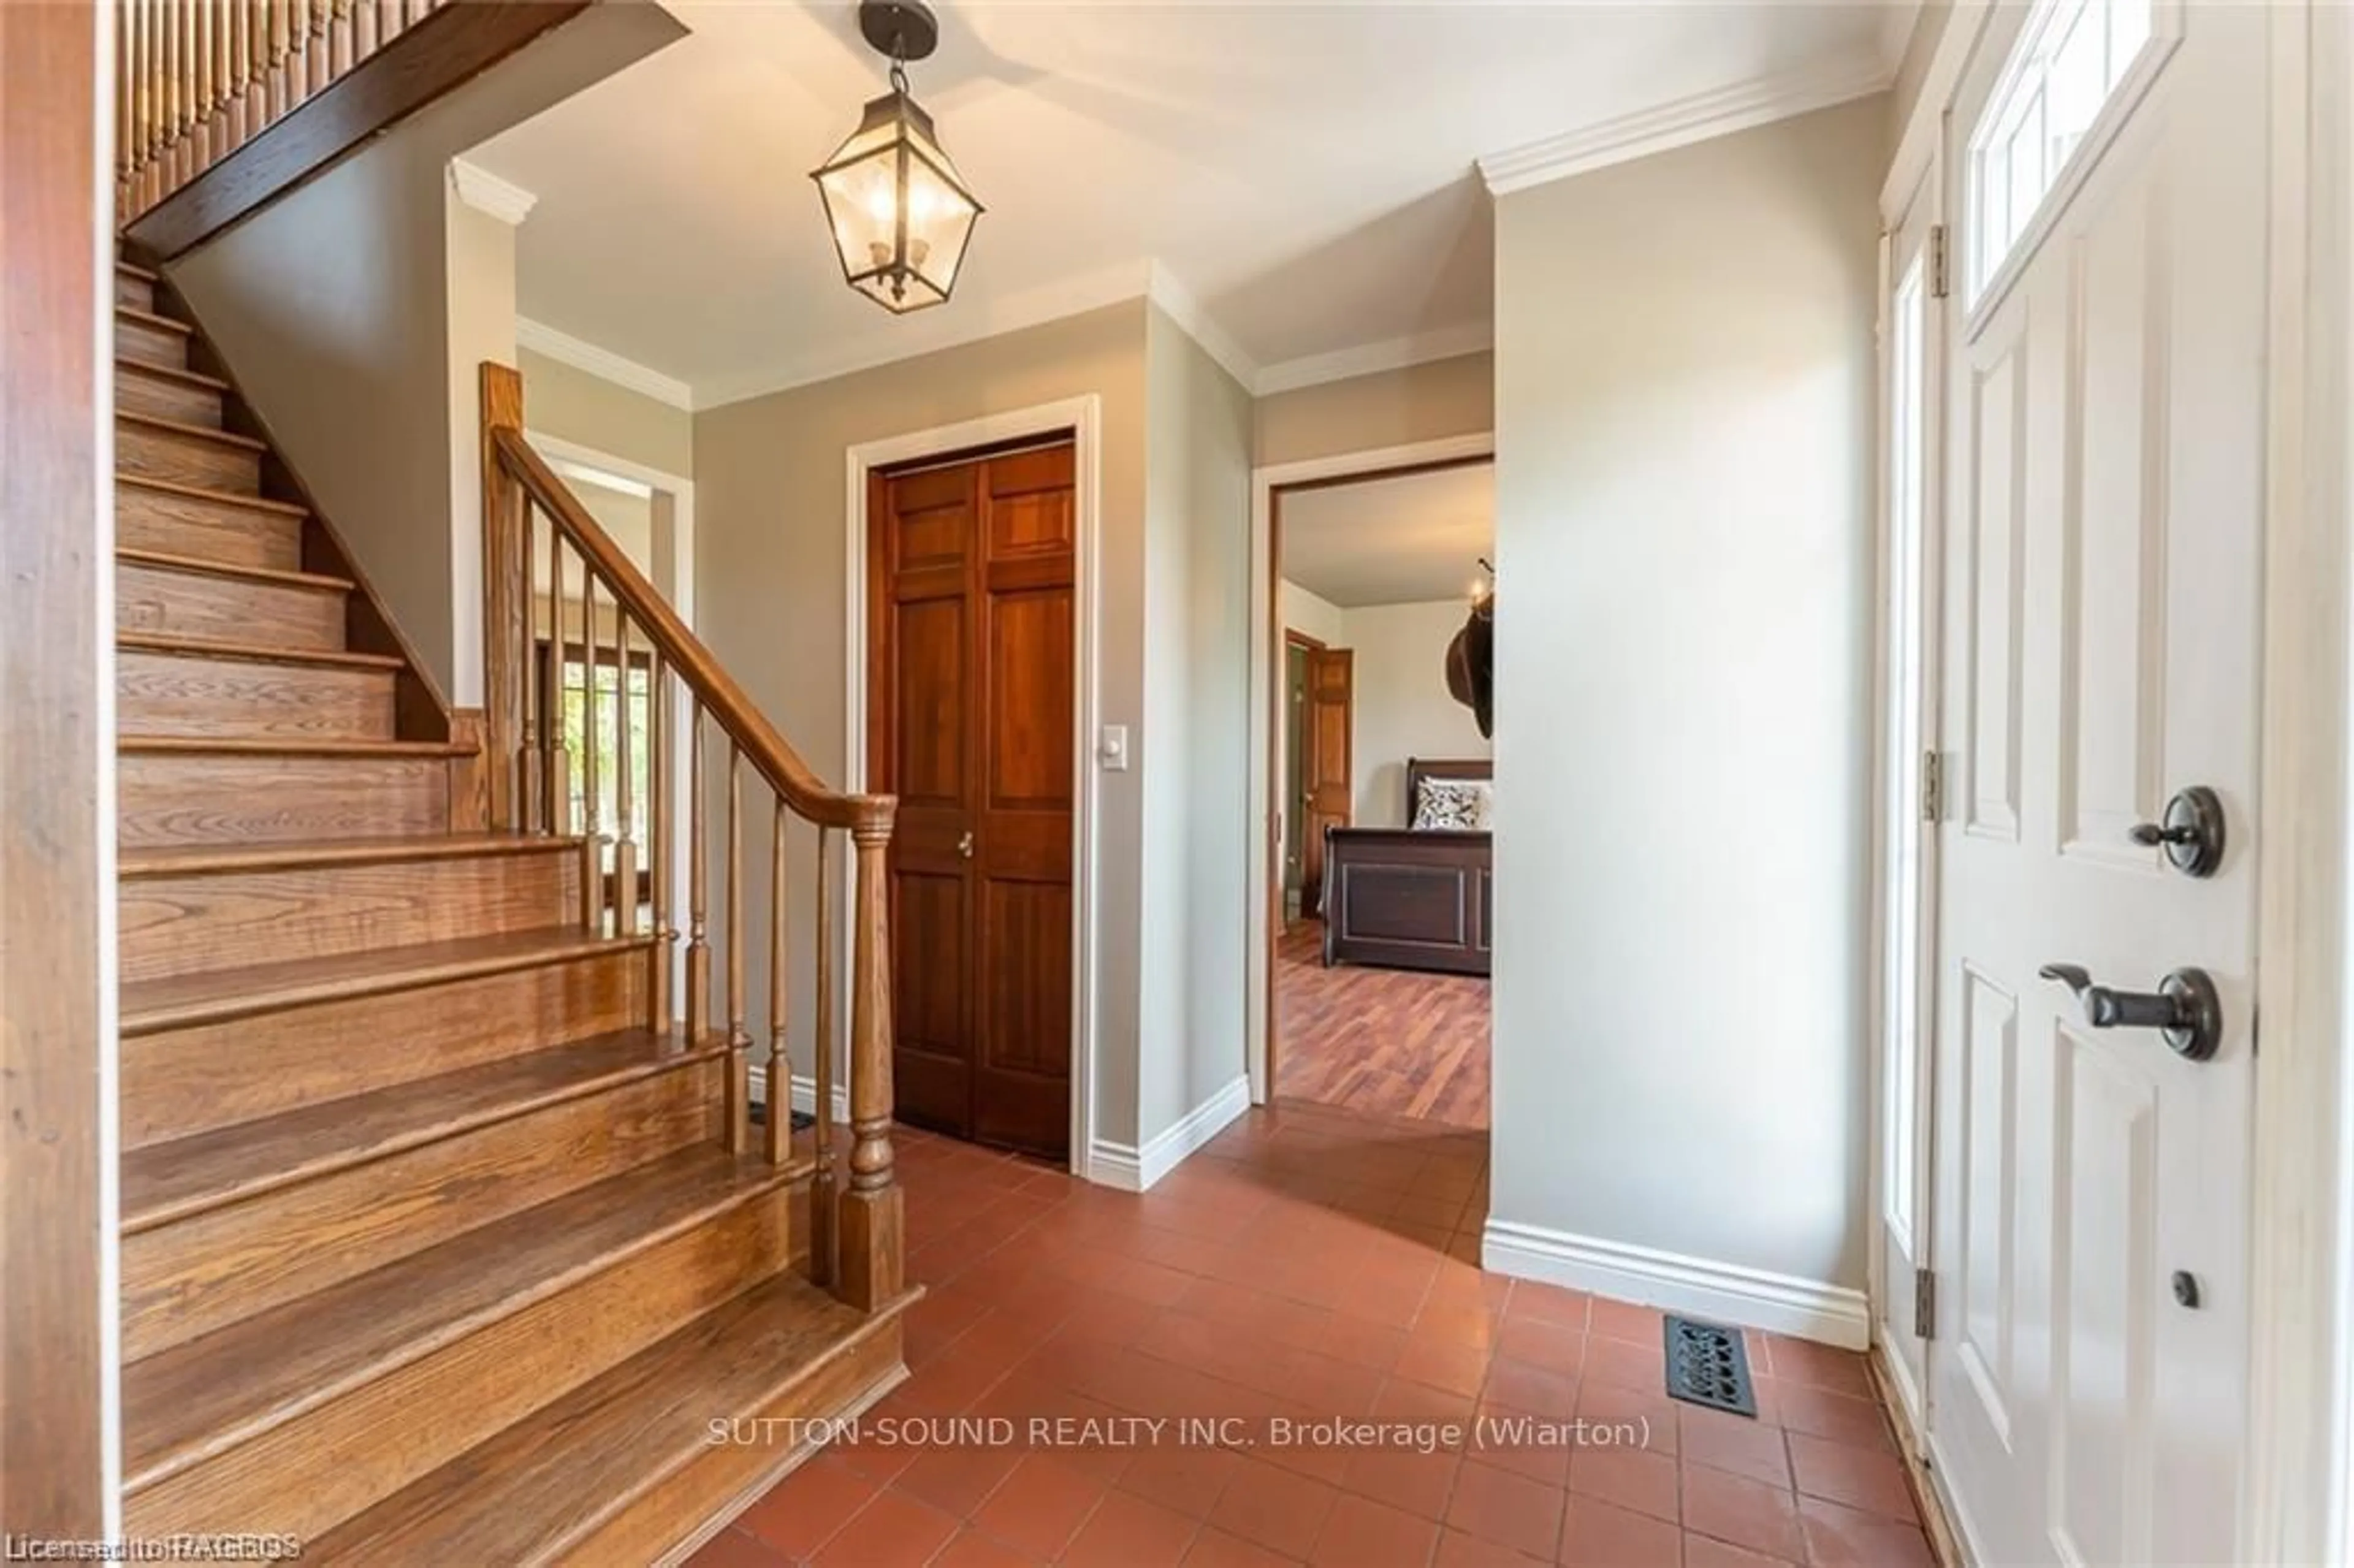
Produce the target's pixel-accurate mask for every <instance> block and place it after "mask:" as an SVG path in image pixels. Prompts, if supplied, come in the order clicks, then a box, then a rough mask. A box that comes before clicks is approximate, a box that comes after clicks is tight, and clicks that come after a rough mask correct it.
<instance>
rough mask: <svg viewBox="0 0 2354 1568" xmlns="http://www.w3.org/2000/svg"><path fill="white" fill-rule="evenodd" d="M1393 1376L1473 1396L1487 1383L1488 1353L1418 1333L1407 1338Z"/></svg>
mask: <svg viewBox="0 0 2354 1568" xmlns="http://www.w3.org/2000/svg"><path fill="white" fill-rule="evenodd" d="M1390 1375H1391V1376H1393V1377H1402V1378H1405V1379H1407V1380H1408V1381H1409V1382H1413V1383H1428V1384H1429V1385H1430V1386H1431V1387H1433V1388H1443V1389H1446V1390H1447V1391H1448V1392H1449V1393H1462V1394H1474V1393H1479V1387H1480V1385H1481V1384H1482V1383H1486V1382H1487V1380H1488V1352H1487V1351H1485V1350H1483V1349H1480V1348H1478V1347H1476V1346H1472V1345H1467V1344H1461V1343H1458V1342H1457V1341H1454V1340H1446V1339H1440V1338H1437V1337H1435V1336H1430V1335H1425V1334H1423V1333H1420V1332H1418V1331H1417V1332H1415V1333H1411V1334H1408V1335H1407V1336H1406V1337H1405V1342H1404V1344H1403V1345H1402V1346H1401V1347H1400V1348H1399V1351H1398V1356H1397V1361H1396V1363H1395V1364H1394V1365H1393V1366H1392V1367H1391V1368H1390Z"/></svg>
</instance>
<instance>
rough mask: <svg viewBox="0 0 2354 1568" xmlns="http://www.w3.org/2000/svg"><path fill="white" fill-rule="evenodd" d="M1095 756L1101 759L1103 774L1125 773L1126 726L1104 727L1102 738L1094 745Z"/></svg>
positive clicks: (1110, 725) (1126, 751) (1126, 761)
mask: <svg viewBox="0 0 2354 1568" xmlns="http://www.w3.org/2000/svg"><path fill="white" fill-rule="evenodd" d="M1096 755H1097V757H1099V758H1102V759H1103V765H1104V771H1105V772H1107V773H1125V772H1127V771H1128V726H1126V725H1124V724H1108V725H1106V726H1103V737H1102V738H1101V739H1100V740H1098V741H1097V743H1096Z"/></svg>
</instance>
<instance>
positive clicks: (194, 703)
mask: <svg viewBox="0 0 2354 1568" xmlns="http://www.w3.org/2000/svg"><path fill="white" fill-rule="evenodd" d="M116 300H117V309H116V313H115V320H116V328H117V354H118V359H117V362H116V366H115V371H116V382H117V387H118V397H117V409H116V420H115V429H116V437H117V440H116V451H117V464H118V469H117V475H116V500H117V515H118V524H119V525H118V540H117V551H116V579H115V580H116V589H117V591H116V599H115V610H116V628H115V633H116V648H117V651H118V654H119V657H118V660H117V669H116V683H117V685H116V698H117V700H116V705H115V712H116V723H117V728H118V734H117V752H118V758H119V778H120V780H121V783H120V789H119V791H118V800H117V807H118V827H117V837H118V843H119V853H118V856H117V867H118V872H119V878H120V883H119V888H118V901H119V912H120V920H119V928H120V931H121V934H122V941H121V947H120V962H119V969H120V974H121V985H120V995H119V1011H120V1020H121V1034H122V1072H121V1090H120V1105H119V1112H120V1118H119V1119H120V1126H121V1130H122V1149H123V1154H122V1166H121V1171H120V1194H121V1205H120V1207H121V1222H120V1259H121V1263H120V1277H121V1290H122V1310H121V1346H122V1363H123V1366H122V1412H123V1446H122V1456H123V1471H124V1486H123V1528H124V1530H125V1532H126V1533H128V1534H131V1535H136V1536H147V1537H160V1536H164V1535H170V1534H176V1533H181V1532H189V1531H243V1532H281V1533H286V1534H291V1535H294V1536H297V1537H300V1538H301V1539H302V1541H303V1542H304V1551H303V1557H304V1560H305V1561H306V1562H345V1561H349V1562H380V1563H403V1564H409V1563H510V1562H511V1563H524V1562H542V1561H553V1560H555V1559H557V1558H558V1557H565V1556H567V1555H568V1556H571V1557H573V1558H575V1559H576V1560H586V1561H594V1562H599V1563H605V1562H611V1563H623V1562H631V1561H637V1562H652V1561H654V1560H656V1559H664V1558H669V1557H673V1556H675V1555H677V1554H678V1553H679V1552H681V1551H683V1550H684V1547H685V1546H687V1545H688V1544H691V1543H692V1542H693V1541H694V1540H695V1539H698V1538H700V1537H701V1536H702V1535H704V1534H705V1533H708V1532H709V1531H711V1530H713V1529H716V1527H717V1525H718V1524H719V1523H721V1522H723V1521H724V1520H725V1519H726V1517H727V1516H728V1515H729V1514H730V1513H731V1512H733V1511H734V1510H735V1509H736V1508H737V1507H740V1506H741V1505H742V1503H743V1502H744V1501H746V1500H748V1489H752V1488H754V1487H756V1486H758V1485H760V1484H764V1483H765V1482H766V1481H767V1480H769V1479H773V1478H774V1477H775V1476H776V1475H777V1474H779V1473H780V1472H781V1471H782V1469H784V1468H785V1467H787V1466H788V1465H789V1464H790V1463H791V1462H793V1460H794V1459H796V1458H797V1457H798V1456H797V1455H795V1454H792V1453H789V1452H783V1451H769V1450H759V1449H750V1448H744V1449H738V1448H723V1447H715V1446H712V1445H711V1444H710V1443H709V1441H708V1432H709V1426H708V1423H709V1421H710V1420H711V1419H712V1418H713V1417H714V1416H737V1415H759V1414H790V1415H803V1416H832V1415H839V1414H843V1413H844V1412H846V1411H848V1410H851V1409H854V1408H858V1407H861V1406H863V1404H864V1403H865V1402H868V1401H871V1400H872V1399H874V1398H875V1397H877V1396H878V1395H879V1394H880V1393H882V1392H883V1391H884V1390H885V1389H887V1388H888V1387H889V1386H890V1385H891V1384H892V1383H895V1382H896V1380H897V1379H899V1378H901V1377H904V1376H905V1375H906V1372H905V1368H904V1366H903V1364H902V1358H901V1328H900V1313H901V1311H902V1309H903V1308H905V1306H906V1304H907V1301H906V1298H902V1299H900V1300H896V1301H892V1302H888V1303H885V1305H884V1306H883V1308H880V1309H878V1310H875V1311H873V1312H861V1311H859V1310H857V1309H855V1308H851V1307H849V1306H846V1305H844V1304H843V1302H841V1301H839V1300H836V1299H835V1298H833V1297H832V1296H831V1295H828V1294H827V1293H826V1292H825V1291H823V1290H822V1289H820V1288H818V1287H815V1286H812V1285H811V1284H810V1283H808V1282H807V1281H806V1280H805V1279H803V1278H802V1277H800V1275H799V1273H798V1272H797V1270H798V1268H799V1267H800V1266H802V1265H803V1264H805V1263H806V1261H807V1257H808V1253H809V1241H808V1238H806V1237H802V1236H797V1235H796V1234H794V1231H795V1222H794V1219H793V1215H794V1214H795V1213H796V1212H797V1205H799V1207H800V1209H801V1211H802V1212H805V1211H806V1205H807V1201H808V1195H809V1191H810V1186H811V1177H812V1173H813V1165H812V1162H811V1160H808V1159H799V1160H783V1161H781V1162H779V1163H774V1164H771V1163H769V1161H768V1160H766V1159H765V1158H754V1157H751V1156H748V1155H743V1154H739V1153H736V1152H731V1150H730V1148H729V1139H730V1136H731V1132H732V1130H733V1129H734V1128H739V1127H740V1126H741V1125H742V1120H743V1107H741V1106H740V1105H737V1104H735V1103H734V1099H735V1097H736V1095H737V1091H736V1090H735V1089H733V1088H732V1087H731V1086H732V1085H734V1084H736V1083H737V1082H739V1081H740V1078H741V1072H742V1061H741V1052H742V1051H743V1050H744V1048H745V1046H746V1045H747V1044H748V1041H747V1040H745V1038H744V1037H743V1035H742V1033H741V1031H740V1029H738V1030H737V1031H735V1032H733V1033H732V1035H731V1033H730V1032H729V1031H725V1030H721V1031H714V1030H711V1029H708V1028H705V1029H704V1030H703V1032H702V1033H700V1034H698V1035H695V1036H694V1037H689V1035H688V1034H687V1033H686V1032H685V1031H684V1030H683V1029H680V1028H678V1027H676V1026H675V1025H673V1024H669V1023H667V1022H665V1023H663V1026H662V1027H659V1028H656V1027H653V1025H654V1023H655V1022H656V1020H655V1019H654V1018H653V1016H652V1014H653V1011H654V1010H653V1007H652V1000H651V999H652V996H653V995H654V994H656V983H655V982H656V979H657V976H658V975H666V973H667V966H668V964H669V963H670V961H671V957H672V945H671V943H672V938H674V937H675V935H676V933H670V934H667V935H665V936H663V937H662V938H657V937H655V936H652V935H643V936H629V937H623V936H619V935H610V934H608V931H609V929H610V927H609V926H608V925H607V924H606V922H605V920H604V917H603V916H601V915H599V916H598V917H597V919H596V920H595V921H594V922H590V921H588V920H586V918H585V917H584V912H583V906H584V904H585V903H588V902H592V901H591V900H588V899H585V898H584V896H583V888H584V884H585V885H588V886H589V887H591V888H592V889H593V887H594V884H593V883H590V882H589V880H588V879H590V878H592V877H596V876H598V875H599V872H598V870H597V863H596V861H595V860H594V859H592V858H591V857H590V856H589V855H588V853H587V846H586V843H585V842H584V840H582V839H580V838H575V837H567V836H563V835H547V834H533V835H525V834H517V833H504V832H484V831H481V828H480V824H481V823H482V821H485V820H487V816H488V813H487V810H486V807H485V805H484V798H485V795H486V792H487V790H488V785H487V783H486V780H485V777H484V771H483V769H484V759H483V758H482V757H481V756H480V754H479V751H478V748H477V747H476V746H475V744H474V743H473V741H472V739H471V738H469V737H470V736H472V735H473V734H475V733H478V732H477V731H476V730H475V729H474V728H473V727H472V725H470V724H468V723H466V722H463V721H462V719H461V715H454V714H452V713H451V711H450V710H449V709H448V707H447V706H446V705H444V704H442V703H441V701H440V698H439V697H438V696H437V695H436V694H435V693H434V691H433V687H432V683H431V682H430V680H429V678H428V677H427V676H426V674H425V673H424V672H423V671H422V669H421V668H420V667H419V664H418V663H417V662H416V661H415V660H414V658H413V657H412V656H411V655H410V653H409V652H408V649H407V647H406V645H405V644H404V643H403V642H402V641H401V640H400V638H399V635H398V630H396V629H395V628H394V626H393V623H392V621H391V619H390V617H389V616H388V615H387V613H386V609H385V607H384V606H383V605H382V603H381V602H379V601H378V600H377V599H376V596H375V595H374V593H373V592H372V590H371V589H370V588H369V586H368V584H367V582H366V577H365V576H364V574H363V573H361V572H360V571H359V570H357V569H355V565H354V562H353V559H352V557H351V556H350V555H349V553H348V552H347V551H346V550H345V548H344V546H343V545H342V543H341V541H340V540H338V539H337V538H336V536H335V535H334V531H333V530H332V528H331V527H330V526H329V525H328V524H327V521H326V519H324V518H323V517H321V516H320V515H319V514H318V512H317V509H316V507H315V505H314V504H313V501H312V499H311V497H310V496H309V495H308V494H307V493H304V491H303V490H302V487H301V483H300V482H299V480H297V479H296V478H295V477H294V475H293V471H292V468H291V467H290V466H289V465H288V464H287V463H286V462H285V461H283V460H282V455H281V453H280V452H279V451H278V450H276V448H275V447H274V445H273V444H272V442H271V440H270V438H269V436H268V433H267V428H266V426H264V425H263V424H262V422H261V421H260V418H258V416H257V415H256V413H255V411H254V410H253V409H252V408H250V407H249V406H248V405H247V404H246V403H245V401H244V399H243V397H242V395H241V393H240V392H239V389H238V387H237V383H236V377H235V376H233V375H232V374H230V372H229V370H228V366H225V365H224V364H223V363H221V361H220V360H219V358H218V356H217V355H216V354H215V353H214V351H213V349H212V347H211V345H210V344H208V343H207V341H206V339H205V336H204V334H202V332H200V331H199V330H197V329H196V327H195V326H194V324H193V323H191V322H190V321H188V320H187V319H186V312H185V307H184V305H183V304H182V302H180V300H179V299H178V297H177V295H176V294H175V292H174V291H173V290H172V288H171V285H170V284H169V283H168V282H167V281H164V280H162V279H159V278H157V277H156V276H155V275H154V273H151V272H148V271H145V270H142V269H139V268H135V267H130V266H124V267H122V268H120V269H119V270H118V271H117V274H116ZM658 966H660V967H659V968H658Z"/></svg>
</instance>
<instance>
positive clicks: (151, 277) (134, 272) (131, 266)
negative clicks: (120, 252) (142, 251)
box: [114, 256, 164, 283]
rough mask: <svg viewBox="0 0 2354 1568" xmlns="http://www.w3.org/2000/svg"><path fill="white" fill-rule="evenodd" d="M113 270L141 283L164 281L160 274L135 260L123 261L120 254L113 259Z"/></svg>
mask: <svg viewBox="0 0 2354 1568" xmlns="http://www.w3.org/2000/svg"><path fill="white" fill-rule="evenodd" d="M114 270H116V271H118V272H121V273H122V274H123V275H124V276H126V277H132V278H136V279H138V280H139V281H141V282H143V283H160V282H162V281H164V280H163V276H162V274H160V273H157V272H154V271H151V270H148V269H147V268H144V267H142V266H141V265H139V263H138V262H136V261H125V260H123V259H122V257H120V256H117V257H116V258H115V259H114Z"/></svg>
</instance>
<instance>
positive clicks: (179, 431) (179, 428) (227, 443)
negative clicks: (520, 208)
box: [114, 408, 270, 452]
mask: <svg viewBox="0 0 2354 1568" xmlns="http://www.w3.org/2000/svg"><path fill="white" fill-rule="evenodd" d="M114 418H115V420H116V422H117V423H119V424H125V425H145V426H147V427H148V428H149V429H156V430H161V431H162V432H164V434H165V435H168V436H185V437H186V438H187V439H188V440H194V441H209V442H211V443H212V444H214V445H215V446H224V447H236V448H238V449H239V450H241V451H250V452H266V451H268V450H270V443H269V442H268V441H265V440H260V439H259V438H258V437H254V436H241V435H239V434H238V433H237V432H236V431H235V430H224V429H217V427H215V426H212V425H188V424H183V423H181V422H180V421H179V420H177V419H164V418H157V417H156V416H155V415H154V414H134V413H133V412H132V411H131V410H130V409H128V408H117V409H116V410H115V411H114Z"/></svg>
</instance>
